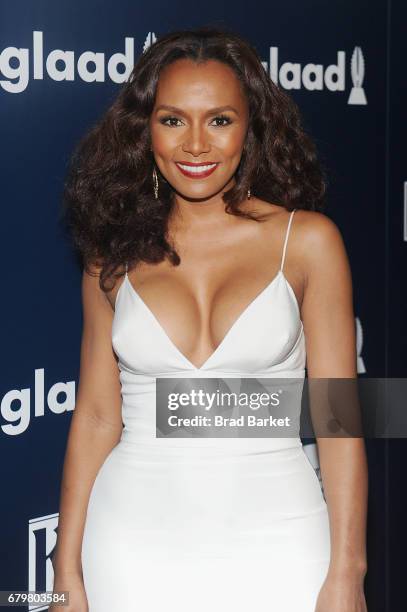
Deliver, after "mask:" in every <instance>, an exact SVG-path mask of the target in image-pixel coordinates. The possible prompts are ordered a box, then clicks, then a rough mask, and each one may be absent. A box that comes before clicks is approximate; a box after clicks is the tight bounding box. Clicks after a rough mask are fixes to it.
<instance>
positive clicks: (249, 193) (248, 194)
mask: <svg viewBox="0 0 407 612" xmlns="http://www.w3.org/2000/svg"><path fill="white" fill-rule="evenodd" d="M251 197H252V194H251V192H250V187H249V189H248V190H247V199H248V200H250V198H251Z"/></svg>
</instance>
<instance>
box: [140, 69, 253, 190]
mask: <svg viewBox="0 0 407 612" xmlns="http://www.w3.org/2000/svg"><path fill="white" fill-rule="evenodd" d="M247 127H248V106H247V100H246V97H245V95H244V93H243V92H242V90H241V87H240V84H239V81H238V79H237V77H236V75H235V73H234V71H233V70H232V68H230V67H229V66H227V65H226V64H223V63H222V62H218V61H216V60H208V61H206V62H204V63H201V64H197V63H195V62H193V61H191V60H188V59H182V60H177V61H176V62H174V63H172V64H170V65H169V66H166V67H165V68H164V69H163V70H162V72H161V74H160V78H159V81H158V85H157V93H156V101H155V105H154V109H153V112H152V114H151V118H150V130H151V139H152V149H153V153H154V157H155V161H156V164H157V166H158V168H159V170H160V172H161V173H162V175H163V176H164V177H165V179H166V180H167V181H168V182H169V183H170V185H171V186H172V188H173V189H174V190H175V191H176V192H177V193H179V194H180V195H181V196H182V197H185V198H187V199H201V198H202V199H207V198H210V197H212V196H214V195H216V194H218V193H219V192H221V191H224V190H225V189H229V187H231V186H232V185H233V183H234V178H233V177H234V173H235V172H236V169H237V167H238V165H239V162H240V159H241V155H242V150H243V146H244V142H245V138H246V133H247Z"/></svg>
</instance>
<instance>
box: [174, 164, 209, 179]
mask: <svg viewBox="0 0 407 612" xmlns="http://www.w3.org/2000/svg"><path fill="white" fill-rule="evenodd" d="M175 165H176V166H177V168H178V170H180V172H182V174H183V175H184V176H188V177H189V178H194V179H203V178H206V177H207V176H209V175H210V174H212V172H215V170H216V168H217V167H218V165H219V163H218V162H204V163H199V164H193V163H191V162H184V161H183V162H175Z"/></svg>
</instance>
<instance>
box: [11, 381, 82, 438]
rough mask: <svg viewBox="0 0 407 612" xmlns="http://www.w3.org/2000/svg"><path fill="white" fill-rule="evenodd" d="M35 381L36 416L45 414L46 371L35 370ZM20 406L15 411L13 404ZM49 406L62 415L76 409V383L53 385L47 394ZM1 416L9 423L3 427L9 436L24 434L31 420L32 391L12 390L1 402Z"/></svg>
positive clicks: (55, 412) (51, 409)
mask: <svg viewBox="0 0 407 612" xmlns="http://www.w3.org/2000/svg"><path fill="white" fill-rule="evenodd" d="M34 376H35V381H34V416H35V417H40V416H44V414H45V402H44V398H45V388H44V370H43V369H40V370H35V375H34ZM60 393H61V394H63V395H64V399H63V401H61V402H59V401H58V395H59V394H60ZM13 402H16V403H17V404H18V406H17V407H16V408H15V409H13V408H12V404H13ZM47 406H48V408H49V409H50V411H51V412H53V413H54V414H62V413H63V412H68V411H70V410H73V409H74V408H75V381H74V380H70V381H69V382H66V383H65V382H58V383H55V384H54V385H52V387H51V388H50V390H49V391H48V394H47ZM0 415H1V416H2V418H3V419H4V420H5V421H7V423H8V424H7V425H1V429H2V431H3V432H4V433H5V434H7V435H9V436H18V435H19V434H21V433H24V432H25V431H26V429H27V428H28V426H29V424H30V420H31V389H12V390H11V391H8V393H6V395H5V396H4V397H3V399H2V400H1V404H0Z"/></svg>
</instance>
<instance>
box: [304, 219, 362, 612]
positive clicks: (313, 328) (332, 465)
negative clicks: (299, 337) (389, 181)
mask: <svg viewBox="0 0 407 612" xmlns="http://www.w3.org/2000/svg"><path fill="white" fill-rule="evenodd" d="M301 225H302V227H301V233H302V235H303V240H302V245H301V254H302V260H303V262H304V269H306V281H305V291H304V298H303V304H302V309H301V310H302V319H303V323H304V332H305V339H306V349H307V373H308V378H309V379H312V378H344V379H345V378H350V379H355V378H356V377H357V369H356V359H357V356H356V339H355V318H354V312H353V295H352V279H351V271H350V266H349V262H348V258H347V255H346V251H345V247H344V244H343V240H342V237H341V234H340V232H339V230H338V228H337V226H336V225H335V224H334V223H333V222H332V221H331V220H330V219H329V218H328V217H325V216H324V215H322V214H321V213H317V212H308V213H306V216H305V215H303V222H302V224H301ZM344 396H345V394H344ZM344 399H345V397H344ZM311 410H312V402H311ZM317 446H318V454H319V462H320V468H321V475H322V481H323V485H324V492H325V498H326V501H327V506H328V513H329V521H330V530H331V562H330V566H329V575H336V576H348V577H354V578H355V579H356V580H358V579H360V580H362V582H363V577H364V574H365V572H366V570H367V560H366V515H367V493H368V485H367V482H368V481H367V461H366V452H365V445H364V440H363V438H357V437H342V438H340V437H338V438H335V437H317ZM332 609H334V610H336V608H332ZM347 609H348V608H347V607H343V612H347ZM353 609H355V610H356V609H359V608H352V610H353ZM360 609H362V608H360Z"/></svg>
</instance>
